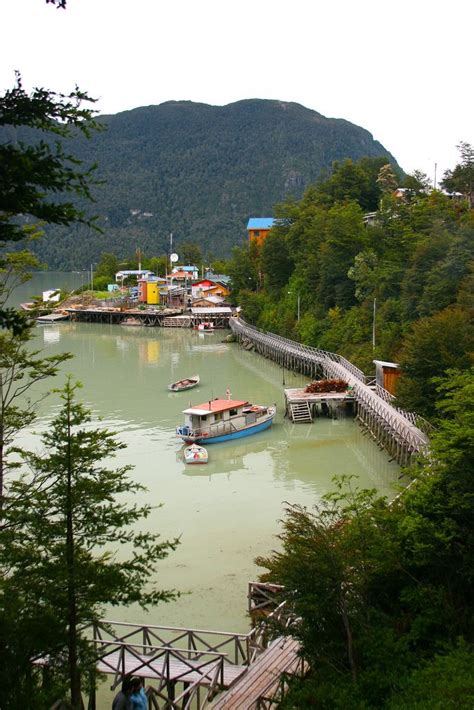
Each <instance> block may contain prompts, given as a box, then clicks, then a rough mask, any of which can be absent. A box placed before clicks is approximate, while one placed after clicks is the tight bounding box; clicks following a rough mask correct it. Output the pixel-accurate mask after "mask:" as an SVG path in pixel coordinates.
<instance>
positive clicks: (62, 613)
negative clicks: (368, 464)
mask: <svg viewBox="0 0 474 710" xmlns="http://www.w3.org/2000/svg"><path fill="white" fill-rule="evenodd" d="M77 387H78V385H73V384H71V382H70V380H68V382H67V384H66V385H65V387H64V389H63V390H62V391H61V393H60V394H61V400H62V408H61V410H60V412H59V414H58V415H57V416H56V418H55V419H54V420H53V421H52V423H51V425H50V426H49V427H48V429H47V431H46V432H45V433H44V434H43V437H42V441H43V445H44V447H45V452H44V453H41V454H39V453H32V452H21V451H20V452H19V454H20V456H21V460H22V462H23V464H24V465H25V466H26V469H25V472H24V475H23V477H22V478H21V479H19V480H17V481H15V482H14V483H12V484H11V487H10V491H11V496H12V497H11V504H10V505H9V506H8V508H7V512H6V517H7V522H8V525H7V526H6V528H5V529H4V530H3V531H2V533H1V536H2V539H1V543H2V544H1V546H0V562H1V566H2V569H3V570H6V569H8V575H6V576H4V577H3V580H2V585H1V586H0V595H1V596H2V597H3V600H7V598H11V597H12V595H14V596H15V598H17V599H18V600H20V612H21V613H20V616H21V615H24V614H25V613H26V614H28V615H31V616H33V620H34V624H33V626H36V627H38V626H39V627H41V628H43V629H44V634H45V640H46V642H48V641H50V640H51V638H53V637H55V639H56V644H55V645H53V646H52V647H51V648H48V647H47V645H45V646H43V648H42V649H41V650H42V652H43V653H42V655H43V656H48V660H49V666H50V668H51V669H53V671H54V668H55V667H56V666H57V667H58V668H59V670H61V669H64V665H65V658H66V659H67V676H68V683H69V689H70V697H71V704H72V707H73V708H74V709H77V708H80V707H81V703H82V701H81V679H82V677H83V675H84V673H85V672H87V671H88V670H90V669H91V667H94V663H95V662H94V659H93V656H92V655H91V653H90V649H89V647H88V644H87V642H86V641H85V640H84V639H83V638H82V637H81V633H80V629H81V627H83V626H84V625H85V624H88V623H91V622H94V621H96V620H98V619H99V618H100V615H101V611H102V607H103V605H104V604H106V603H107V604H113V605H117V604H130V603H138V604H139V605H140V606H142V607H143V608H146V607H147V606H149V605H154V604H156V603H158V602H160V601H168V600H170V599H173V598H174V597H175V596H176V594H175V593H174V592H173V591H163V590H160V589H157V588H156V586H154V585H153V586H152V587H151V588H149V589H147V588H146V587H145V584H146V580H148V579H149V577H150V575H152V574H153V573H154V571H155V568H156V564H157V562H158V561H159V560H161V559H163V558H165V557H166V556H167V555H168V553H169V552H170V551H171V550H174V549H175V548H176V546H177V544H178V540H177V539H176V540H172V541H160V540H159V539H158V538H159V536H158V535H154V534H152V533H148V532H145V531H143V532H133V531H132V530H131V529H130V526H131V525H132V524H133V525H136V524H137V523H140V522H141V521H142V520H143V519H144V518H147V517H148V516H149V515H150V514H151V512H152V508H151V507H150V506H149V505H137V504H130V503H129V499H130V496H131V495H133V494H137V493H139V492H141V491H143V490H144V489H143V487H142V486H140V485H138V484H136V483H133V482H132V481H131V480H130V478H129V477H128V476H127V474H128V472H129V470H130V468H131V467H130V466H124V467H120V468H116V469H111V468H108V467H107V466H105V465H104V463H103V461H104V459H109V458H110V457H113V456H114V455H115V454H116V452H117V451H119V450H120V449H122V448H124V445H123V444H121V443H119V442H118V441H117V440H116V439H115V437H114V436H113V435H112V433H111V432H109V431H107V430H100V429H96V428H94V427H93V426H91V421H92V417H91V414H90V412H89V411H88V410H87V409H86V408H84V407H83V406H82V405H81V404H80V403H78V402H77V401H76V391H77ZM28 471H29V473H28ZM110 545H113V546H114V548H115V549H116V547H117V545H119V546H125V548H126V549H127V553H128V557H127V559H126V560H121V559H119V558H118V557H116V555H115V554H114V553H113V552H112V550H111V549H110ZM3 600H2V601H3ZM17 612H18V609H17ZM15 616H18V613H17V614H16V615H15ZM7 621H8V622H10V623H11V627H10V628H8V626H7V629H6V630H5V633H4V634H2V640H1V642H0V643H1V644H2V647H3V648H2V651H3V657H4V658H7V660H9V661H10V664H9V666H8V668H6V669H5V668H4V677H3V678H2V683H1V684H0V686H1V687H0V704H1V706H2V707H5V708H13V707H18V706H17V705H16V706H15V705H14V704H12V700H11V698H16V695H15V692H14V688H15V686H16V684H17V683H18V677H17V673H16V672H13V668H14V667H15V659H12V658H11V657H9V651H10V649H11V646H10V645H9V642H8V636H9V634H15V628H14V621H15V620H14V619H7ZM20 665H21V664H20ZM8 670H9V671H10V673H11V681H8V679H7V677H6V675H7V672H8ZM10 694H11V695H10ZM15 702H16V699H15ZM35 707H36V706H35Z"/></svg>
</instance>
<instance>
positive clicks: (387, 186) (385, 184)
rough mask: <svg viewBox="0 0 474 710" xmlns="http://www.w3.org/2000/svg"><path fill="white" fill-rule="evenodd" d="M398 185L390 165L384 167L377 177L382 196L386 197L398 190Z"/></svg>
mask: <svg viewBox="0 0 474 710" xmlns="http://www.w3.org/2000/svg"><path fill="white" fill-rule="evenodd" d="M397 184H398V181H397V177H396V175H395V172H394V170H393V168H392V166H391V165H390V163H387V165H383V166H382V167H381V168H380V170H379V174H378V176H377V185H378V186H379V188H380V190H381V192H382V194H383V195H386V194H389V193H391V192H393V191H394V190H396V189H397Z"/></svg>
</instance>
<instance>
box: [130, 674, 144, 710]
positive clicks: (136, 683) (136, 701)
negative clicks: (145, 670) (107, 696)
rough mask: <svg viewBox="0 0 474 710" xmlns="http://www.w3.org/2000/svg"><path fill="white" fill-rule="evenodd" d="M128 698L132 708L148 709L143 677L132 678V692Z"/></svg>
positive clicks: (135, 709)
mask: <svg viewBox="0 0 474 710" xmlns="http://www.w3.org/2000/svg"><path fill="white" fill-rule="evenodd" d="M130 700H131V703H132V708H133V710H148V699H147V697H146V693H145V688H144V687H143V678H132V694H131V696H130Z"/></svg>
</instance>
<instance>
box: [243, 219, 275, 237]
mask: <svg viewBox="0 0 474 710" xmlns="http://www.w3.org/2000/svg"><path fill="white" fill-rule="evenodd" d="M274 221H275V220H274V219H273V217H250V219H249V222H248V224H247V232H248V234H249V241H250V242H256V243H257V244H262V242H263V241H264V239H265V237H266V236H267V234H268V232H269V231H270V229H271V228H272V227H273V223H274Z"/></svg>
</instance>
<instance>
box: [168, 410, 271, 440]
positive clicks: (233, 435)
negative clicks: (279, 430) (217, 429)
mask: <svg viewBox="0 0 474 710" xmlns="http://www.w3.org/2000/svg"><path fill="white" fill-rule="evenodd" d="M274 416H275V415H274V414H272V415H271V416H269V417H268V418H267V419H265V421H263V422H256V423H255V424H249V425H248V426H246V427H243V428H242V429H237V430H236V431H231V432H228V433H225V434H215V435H214V434H210V435H209V436H196V437H190V436H186V434H178V436H180V437H181V439H182V440H183V441H185V442H186V443H195V444H203V443H205V444H206V445H207V444H219V443H220V442H222V441H232V440H235V439H242V438H243V437H245V436H252V434H258V433H259V432H260V431H265V429H269V428H270V427H271V425H272V423H273V417H274Z"/></svg>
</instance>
